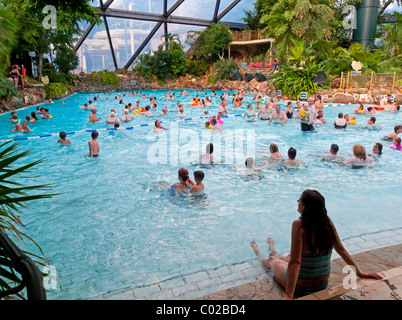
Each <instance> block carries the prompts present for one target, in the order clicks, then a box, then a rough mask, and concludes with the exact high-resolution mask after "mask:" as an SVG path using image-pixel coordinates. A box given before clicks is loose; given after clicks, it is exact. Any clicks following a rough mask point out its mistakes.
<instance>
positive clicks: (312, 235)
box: [299, 190, 336, 254]
mask: <svg viewBox="0 0 402 320" xmlns="http://www.w3.org/2000/svg"><path fill="white" fill-rule="evenodd" d="M301 202H302V204H303V206H304V209H303V213H302V215H301V216H300V218H299V219H300V220H301V227H303V228H304V230H305V234H306V239H307V245H308V247H309V249H310V251H311V252H312V253H314V254H316V253H317V254H328V253H329V252H330V250H331V249H332V248H333V245H334V243H335V240H336V237H335V232H334V230H333V228H332V225H331V220H330V219H329V217H328V215H327V209H326V208H325V199H324V197H323V196H322V195H321V194H320V193H319V192H318V191H316V190H305V191H304V192H303V193H302V195H301Z"/></svg>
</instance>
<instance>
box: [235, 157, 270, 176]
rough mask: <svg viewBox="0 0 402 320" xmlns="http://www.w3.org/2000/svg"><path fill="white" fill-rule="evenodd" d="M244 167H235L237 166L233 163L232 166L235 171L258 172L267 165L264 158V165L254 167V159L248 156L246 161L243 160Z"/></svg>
mask: <svg viewBox="0 0 402 320" xmlns="http://www.w3.org/2000/svg"><path fill="white" fill-rule="evenodd" d="M244 164H245V166H246V167H245V168H237V166H236V165H235V164H234V165H233V168H234V169H235V170H236V171H242V172H260V171H261V170H263V169H265V168H266V167H268V161H267V160H264V166H262V167H256V166H255V160H254V158H253V157H248V158H247V159H246V161H245V162H244Z"/></svg>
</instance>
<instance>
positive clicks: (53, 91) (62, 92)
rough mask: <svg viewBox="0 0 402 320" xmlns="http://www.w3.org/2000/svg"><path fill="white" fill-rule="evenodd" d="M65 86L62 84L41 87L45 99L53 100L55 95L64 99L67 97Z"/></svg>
mask: <svg viewBox="0 0 402 320" xmlns="http://www.w3.org/2000/svg"><path fill="white" fill-rule="evenodd" d="M67 89H68V87H67V85H65V84H64V83H57V82H56V83H49V84H47V85H45V86H44V87H43V90H45V92H46V98H47V99H54V98H55V97H56V96H57V95H59V96H61V97H64V96H66V95H67Z"/></svg>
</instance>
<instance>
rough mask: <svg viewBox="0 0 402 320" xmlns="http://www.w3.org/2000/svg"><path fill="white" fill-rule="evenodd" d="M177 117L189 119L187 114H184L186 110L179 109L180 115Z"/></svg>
mask: <svg viewBox="0 0 402 320" xmlns="http://www.w3.org/2000/svg"><path fill="white" fill-rule="evenodd" d="M176 117H187V114H185V113H184V108H180V109H179V114H177V115H176Z"/></svg>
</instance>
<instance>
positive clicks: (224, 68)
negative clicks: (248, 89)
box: [212, 57, 239, 83]
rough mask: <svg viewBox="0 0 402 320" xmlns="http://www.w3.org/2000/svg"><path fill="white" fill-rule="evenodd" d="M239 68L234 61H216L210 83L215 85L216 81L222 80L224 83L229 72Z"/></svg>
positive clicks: (230, 59)
mask: <svg viewBox="0 0 402 320" xmlns="http://www.w3.org/2000/svg"><path fill="white" fill-rule="evenodd" d="M237 69H239V67H238V66H237V63H236V61H235V60H234V59H232V58H229V59H225V58H222V57H221V59H220V60H218V61H217V62H216V64H215V70H214V76H213V78H212V83H216V81H218V79H223V80H224V81H226V80H227V79H228V78H229V75H230V71H232V70H237Z"/></svg>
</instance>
